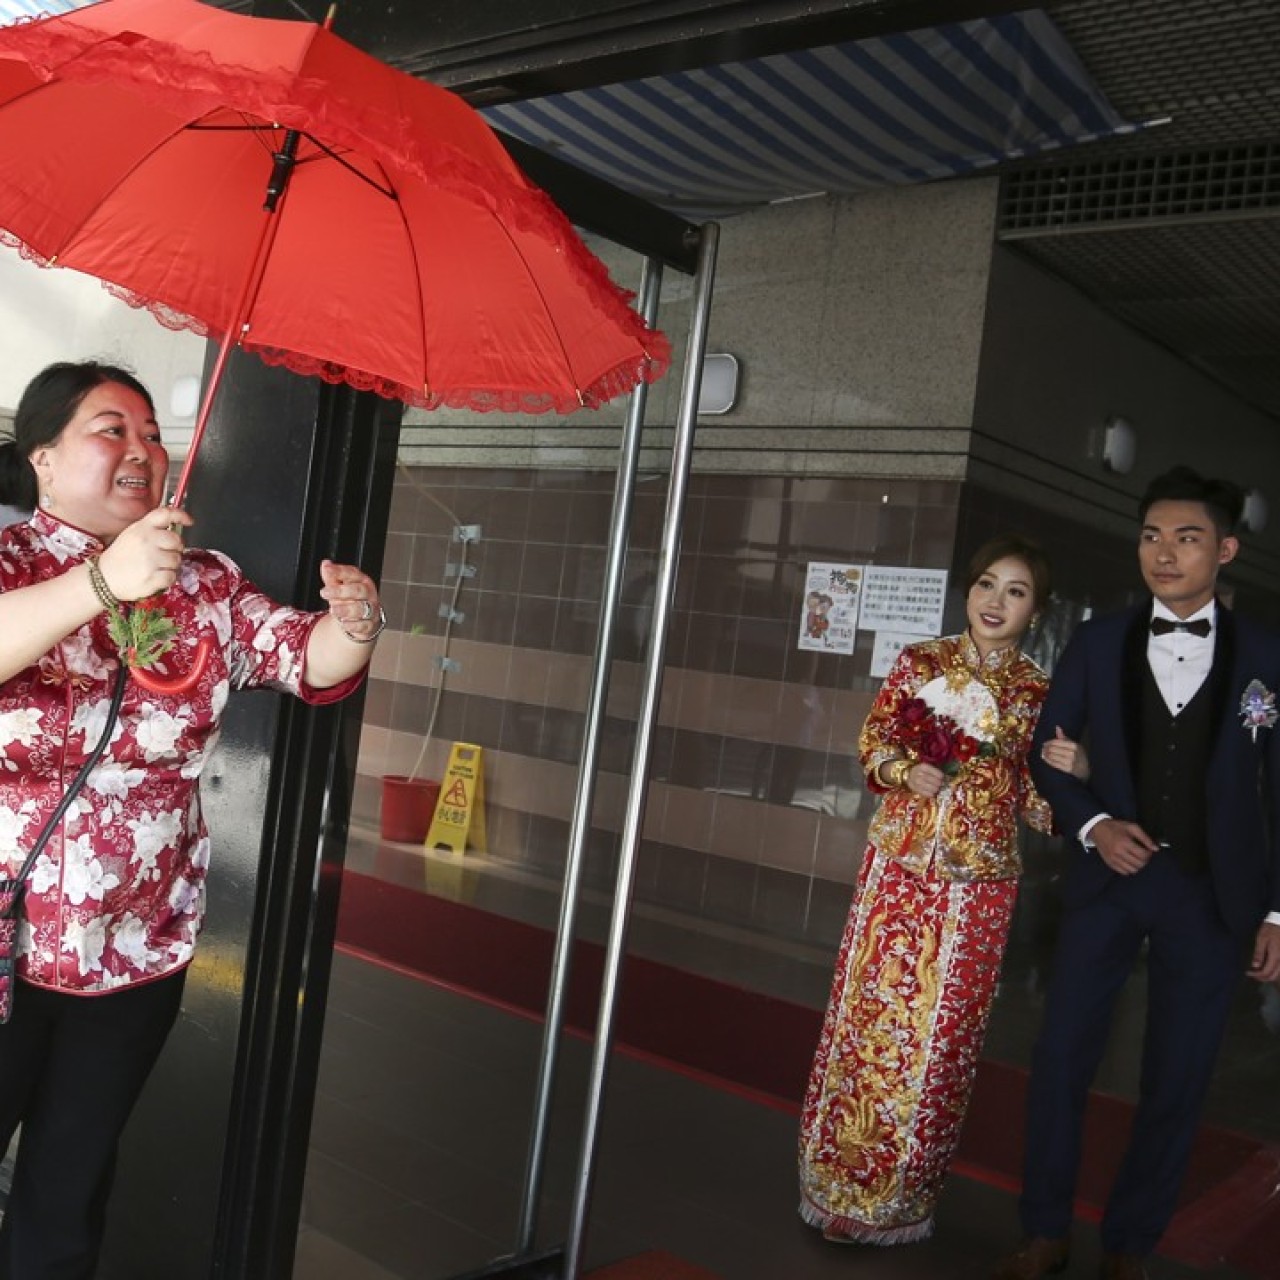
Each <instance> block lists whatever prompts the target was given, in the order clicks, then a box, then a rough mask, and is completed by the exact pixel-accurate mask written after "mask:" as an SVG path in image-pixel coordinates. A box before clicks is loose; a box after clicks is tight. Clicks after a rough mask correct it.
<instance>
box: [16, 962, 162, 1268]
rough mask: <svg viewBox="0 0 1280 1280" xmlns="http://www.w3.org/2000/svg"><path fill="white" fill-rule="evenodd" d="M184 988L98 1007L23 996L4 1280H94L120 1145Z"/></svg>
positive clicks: (47, 995)
mask: <svg viewBox="0 0 1280 1280" xmlns="http://www.w3.org/2000/svg"><path fill="white" fill-rule="evenodd" d="M185 977H186V970H185V969H182V970H180V971H179V972H177V973H175V974H173V975H172V976H169V977H165V978H159V979H156V980H155V981H152V982H147V983H143V984H141V985H139V986H133V987H123V988H120V989H118V990H116V991H112V992H110V993H108V994H105V995H95V996H73V995H64V994H60V993H58V992H54V991H49V990H46V989H44V988H41V987H34V986H29V985H28V984H26V983H22V982H20V983H19V984H18V988H17V990H16V991H15V992H14V1008H13V1016H12V1018H11V1019H10V1021H9V1022H8V1023H7V1024H5V1025H3V1026H0V1143H3V1145H4V1146H7V1145H8V1142H9V1140H10V1139H11V1138H12V1136H13V1133H14V1131H15V1129H16V1128H17V1126H18V1125H19V1124H21V1126H22V1132H21V1135H20V1137H19V1141H18V1154H17V1160H16V1164H15V1167H14V1176H13V1187H12V1189H11V1191H10V1193H9V1199H8V1203H7V1205H6V1206H5V1213H4V1223H3V1225H2V1226H0V1278H2V1280H91V1277H92V1276H93V1274H94V1271H95V1269H96V1267H97V1262H98V1252H99V1249H100V1248H101V1244H102V1235H103V1230H104V1227H105V1224H106V1207H107V1197H108V1195H109V1193H110V1190H111V1181H112V1176H113V1174H114V1172H115V1163H116V1150H117V1147H118V1145H119V1139H120V1135H121V1133H122V1132H123V1130H124V1126H125V1122H126V1121H127V1120H128V1118H129V1114H130V1112H131V1111H132V1110H133V1106H134V1103H135V1102H136V1101H137V1099H138V1095H139V1094H140V1093H141V1091H142V1086H143V1084H144V1083H145V1082H146V1079H147V1076H148V1075H149V1074H150V1072H151V1068H152V1067H153V1066H154V1065H155V1062H156V1059H157V1058H158V1057H159V1055H160V1050H161V1049H162V1048H163V1046H164V1042H165V1039H166V1038H167V1036H168V1034H169V1031H170V1030H171V1028H172V1027H173V1024H174V1022H175V1021H176V1019H177V1016H178V1011H179V1008H180V1005H181V1001H182V988H183V984H184V981H185ZM0 1149H2V1148H0Z"/></svg>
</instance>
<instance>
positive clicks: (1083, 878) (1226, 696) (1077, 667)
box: [1029, 604, 1280, 940]
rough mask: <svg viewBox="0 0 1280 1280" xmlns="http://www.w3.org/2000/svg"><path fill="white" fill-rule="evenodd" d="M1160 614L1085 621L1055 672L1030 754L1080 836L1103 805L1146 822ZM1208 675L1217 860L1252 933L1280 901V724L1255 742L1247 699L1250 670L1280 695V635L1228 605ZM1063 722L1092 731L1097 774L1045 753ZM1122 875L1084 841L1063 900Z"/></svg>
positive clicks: (1226, 908) (1041, 784)
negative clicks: (1148, 675) (1146, 743)
mask: <svg viewBox="0 0 1280 1280" xmlns="http://www.w3.org/2000/svg"><path fill="white" fill-rule="evenodd" d="M1150 616H1151V606H1150V604H1144V605H1142V606H1141V607H1138V608H1134V609H1128V610H1125V611H1124V612H1122V613H1116V614H1111V615H1108V616H1106V617H1101V618H1098V619H1095V620H1091V621H1089V622H1085V623H1082V624H1081V625H1080V626H1079V627H1078V628H1077V630H1076V632H1075V634H1074V635H1073V636H1072V638H1071V640H1070V642H1069V643H1068V645H1067V647H1066V649H1065V650H1064V651H1063V653H1062V657H1061V659H1060V660H1059V662H1058V666H1057V668H1056V669H1055V671H1054V673H1053V679H1052V682H1051V684H1050V686H1049V696H1048V697H1047V698H1046V699H1045V703H1044V708H1043V709H1042V711H1041V712H1040V721H1039V724H1038V725H1037V727H1036V733H1035V737H1034V738H1033V740H1032V748H1031V759H1030V762H1029V763H1030V766H1031V774H1032V777H1033V778H1034V779H1035V783H1036V786H1037V787H1038V788H1039V789H1040V793H1041V795H1043V796H1044V797H1045V799H1047V800H1048V801H1049V803H1050V805H1051V806H1052V807H1053V814H1054V819H1055V821H1056V823H1057V826H1058V828H1059V829H1060V830H1061V831H1062V832H1063V833H1064V834H1065V835H1067V836H1070V837H1072V838H1073V839H1074V838H1075V837H1076V836H1077V834H1078V833H1079V831H1080V828H1081V827H1083V826H1084V824H1085V823H1086V822H1087V821H1088V820H1089V819H1090V818H1092V817H1094V816H1095V815H1096V814H1099V813H1108V814H1110V815H1111V817H1113V818H1121V819H1126V820H1128V821H1130V822H1137V821H1138V805H1137V793H1136V781H1135V780H1136V776H1137V754H1136V753H1137V744H1138V738H1139V736H1140V726H1141V714H1142V710H1141V696H1142V682H1143V680H1144V678H1145V675H1144V670H1143V668H1144V666H1145V664H1146V661H1147V623H1148V621H1149V619H1150ZM1208 679H1209V681H1210V695H1211V697H1212V698H1213V717H1214V724H1215V726H1216V727H1215V730H1214V742H1213V748H1212V754H1211V756H1210V761H1209V768H1208V773H1207V776H1206V778H1205V788H1206V794H1207V797H1208V818H1209V831H1208V839H1209V863H1210V870H1211V873H1212V876H1213V886H1214V893H1215V896H1216V898H1217V902H1218V909H1219V911H1220V913H1221V915H1222V919H1223V921H1224V923H1225V924H1226V925H1227V927H1228V928H1229V929H1230V930H1231V931H1232V932H1233V933H1235V934H1237V935H1239V936H1240V937H1241V938H1242V939H1246V938H1247V939H1250V940H1251V939H1252V937H1253V935H1254V934H1255V933H1256V931H1257V929H1258V926H1259V925H1260V924H1261V923H1262V921H1263V918H1264V917H1265V916H1266V914H1267V912H1269V911H1280V865H1278V863H1280V860H1278V859H1277V856H1276V837H1277V832H1280V727H1277V728H1276V729H1260V730H1259V731H1258V734H1257V739H1256V741H1255V740H1254V739H1253V737H1252V736H1251V734H1250V732H1249V730H1248V729H1246V728H1245V727H1244V725H1243V723H1242V721H1241V717H1240V700H1241V697H1242V696H1243V694H1244V691H1245V689H1246V687H1247V686H1248V685H1249V682H1250V681H1252V680H1258V681H1261V683H1262V684H1263V685H1265V686H1266V688H1267V689H1269V690H1271V691H1272V692H1273V693H1278V694H1280V636H1278V635H1276V634H1275V633H1274V632H1272V631H1270V630H1269V629H1267V628H1265V627H1261V626H1258V625H1257V624H1256V623H1251V622H1250V621H1249V620H1248V619H1247V618H1240V617H1237V616H1235V615H1234V614H1233V613H1232V612H1231V611H1230V610H1229V609H1226V608H1223V607H1222V605H1221V604H1219V606H1218V611H1217V626H1216V628H1215V633H1214V655H1213V667H1212V669H1211V671H1210V673H1209V676H1208ZM1058 727H1061V729H1062V731H1063V732H1064V733H1065V734H1066V735H1067V736H1068V737H1070V738H1074V739H1076V740H1077V741H1080V740H1081V739H1084V740H1085V741H1086V743H1087V748H1088V753H1089V768H1090V778H1089V781H1088V782H1081V781H1079V780H1078V779H1077V778H1074V777H1072V776H1071V775H1070V774H1066V773H1063V772H1061V771H1060V770H1058V769H1054V768H1051V767H1050V766H1048V765H1046V764H1045V763H1044V761H1043V760H1042V759H1041V757H1040V747H1041V745H1042V744H1043V743H1044V741H1045V740H1046V739H1047V738H1051V737H1052V736H1053V733H1054V730H1055V728H1058ZM1117 878H1118V877H1117V875H1116V873H1115V872H1113V871H1112V870H1111V869H1110V867H1108V866H1107V864H1106V863H1105V862H1103V860H1102V858H1101V857H1100V856H1099V855H1098V853H1097V851H1096V850H1094V849H1085V848H1084V847H1083V846H1082V845H1081V844H1080V843H1079V841H1078V840H1077V841H1076V842H1075V844H1074V847H1073V851H1072V856H1071V863H1070V867H1069V870H1068V874H1067V881H1066V886H1065V899H1066V901H1067V902H1068V903H1069V904H1075V903H1080V902H1084V901H1087V900H1088V899H1089V898H1091V897H1093V896H1095V895H1096V894H1099V893H1102V892H1104V891H1105V890H1106V889H1107V887H1108V886H1109V885H1110V884H1112V883H1113V882H1114V881H1115V880H1116V879H1117Z"/></svg>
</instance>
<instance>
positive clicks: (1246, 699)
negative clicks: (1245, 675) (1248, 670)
mask: <svg viewBox="0 0 1280 1280" xmlns="http://www.w3.org/2000/svg"><path fill="white" fill-rule="evenodd" d="M1277 718H1278V716H1277V712H1276V695H1275V694H1274V693H1272V692H1271V690H1270V689H1268V688H1267V686H1266V685H1265V684H1263V683H1262V681H1261V680H1250V681H1249V684H1248V687H1247V688H1246V689H1245V691H1244V695H1243V697H1241V699H1240V719H1241V721H1242V722H1243V723H1244V727H1245V728H1246V729H1248V730H1249V737H1250V738H1252V740H1253V741H1254V742H1257V740H1258V730H1259V729H1271V728H1274V727H1275V723H1276V720H1277Z"/></svg>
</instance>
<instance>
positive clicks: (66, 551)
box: [31, 507, 106, 560]
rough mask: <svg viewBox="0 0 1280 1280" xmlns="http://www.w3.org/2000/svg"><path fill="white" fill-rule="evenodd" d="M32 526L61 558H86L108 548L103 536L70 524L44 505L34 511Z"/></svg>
mask: <svg viewBox="0 0 1280 1280" xmlns="http://www.w3.org/2000/svg"><path fill="white" fill-rule="evenodd" d="M31 527H32V528H33V529H34V530H35V531H36V533H37V534H39V536H40V541H41V542H43V543H44V544H45V546H46V547H48V548H49V550H50V551H52V552H53V553H54V555H56V556H57V557H58V558H59V559H60V560H70V559H74V558H76V557H80V558H84V557H86V556H91V555H97V554H99V553H101V552H102V551H104V550H106V543H104V542H103V541H102V539H101V538H98V537H95V536H94V535H93V534H92V533H87V532H86V531H85V530H84V529H80V528H78V527H77V526H76V525H73V524H68V523H67V522H66V521H65V520H59V519H58V517H57V516H55V515H51V514H50V513H49V512H48V511H46V510H44V508H43V507H39V508H37V509H36V510H35V512H33V513H32V516H31Z"/></svg>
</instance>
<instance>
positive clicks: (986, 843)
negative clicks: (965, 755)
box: [858, 634, 1053, 880]
mask: <svg viewBox="0 0 1280 1280" xmlns="http://www.w3.org/2000/svg"><path fill="white" fill-rule="evenodd" d="M1048 688H1049V678H1048V677H1047V676H1046V675H1045V673H1044V672H1043V671H1041V670H1040V668H1039V667H1038V666H1036V664H1035V663H1034V662H1032V661H1031V659H1030V658H1028V657H1026V656H1025V655H1024V654H1023V653H1021V652H1020V651H1019V650H1017V649H1001V650H998V651H997V652H995V653H992V654H990V655H988V657H987V659H986V660H985V661H984V660H983V659H982V657H981V656H980V655H979V653H978V650H977V647H976V646H975V645H974V643H973V641H972V640H970V639H969V637H968V635H967V634H965V635H959V636H944V637H942V638H941V639H938V640H928V641H925V642H923V643H921V644H913V645H909V646H908V647H907V648H905V649H903V651H902V652H901V653H900V654H899V655H898V660H897V662H896V663H895V664H894V667H893V670H892V671H890V672H889V675H888V676H887V677H886V678H885V682H884V684H883V685H881V687H880V692H879V693H878V694H877V695H876V699H875V702H874V703H873V704H872V707H871V712H870V714H869V715H868V716H867V720H866V723H865V724H864V725H863V727H862V735H861V738H860V739H859V743H858V751H859V755H860V757H861V760H862V767H863V769H864V770H865V771H866V778H867V786H868V787H869V788H870V790H872V791H875V792H879V793H883V797H884V798H883V799H882V800H881V802H880V807H879V808H878V809H877V810H876V813H875V816H874V817H873V818H872V819H871V824H870V828H869V831H868V838H869V839H870V841H871V843H872V844H873V845H874V846H875V847H876V848H877V849H879V850H881V851H882V852H885V853H888V854H890V855H891V856H893V857H895V858H896V859H897V860H898V861H899V862H901V863H902V864H903V865H904V866H906V867H908V868H909V869H911V870H913V871H923V870H924V869H925V868H926V867H928V866H930V864H932V866H933V870H934V872H935V873H936V874H937V875H940V876H942V877H943V878H944V879H949V880H1005V879H1010V878H1012V877H1014V876H1016V875H1017V874H1018V873H1019V871H1020V870H1021V866H1020V863H1019V859H1018V840H1017V834H1018V818H1019V817H1021V818H1022V819H1023V820H1024V821H1025V822H1027V823H1028V824H1029V825H1031V826H1033V827H1035V828H1036V829H1037V830H1039V831H1046V832H1047V831H1050V830H1052V827H1053V816H1052V814H1051V813H1050V810H1049V806H1048V804H1047V803H1046V802H1045V800H1044V799H1043V798H1042V797H1041V796H1040V795H1039V793H1038V792H1037V791H1036V789H1035V785H1034V784H1033V783H1032V781H1031V775H1030V773H1029V772H1028V770H1027V751H1028V750H1029V748H1030V746H1031V734H1032V732H1033V731H1034V729H1035V727H1036V721H1037V720H1038V719H1039V717H1040V706H1041V704H1042V703H1043V702H1044V696H1045V693H1046V692H1047V691H1048ZM921 698H923V700H924V701H925V702H926V703H928V704H929V706H930V708H931V709H932V711H933V712H937V713H939V714H943V715H946V716H948V717H949V718H950V719H951V720H953V721H954V722H955V723H956V724H957V725H958V726H959V728H960V729H962V730H963V731H964V732H965V734H966V735H968V736H969V737H970V738H972V739H976V740H977V742H978V743H979V744H981V753H980V754H975V755H973V757H972V758H970V759H968V760H967V761H966V762H965V763H964V764H961V765H959V767H958V768H957V770H956V772H955V774H954V776H953V777H952V778H951V779H950V780H949V782H948V785H947V786H945V787H944V788H943V789H942V791H941V792H940V793H939V794H938V795H937V796H936V797H934V798H928V797H925V796H918V795H915V794H914V793H913V792H911V791H908V790H906V789H905V788H897V789H894V790H890V791H886V789H885V787H884V785H883V783H881V782H880V780H879V778H878V776H877V773H876V771H877V770H878V769H879V767H880V766H881V765H882V764H884V763H885V762H886V761H887V760H892V759H896V758H898V757H900V756H904V755H905V756H908V757H911V758H918V753H916V752H913V750H912V749H911V747H909V746H905V745H904V743H906V742H909V741H910V740H911V737H912V735H911V734H910V732H909V731H904V728H903V723H902V719H903V711H904V708H907V704H912V705H911V706H910V707H909V708H908V712H909V713H910V712H913V711H915V710H917V709H918V706H919V702H918V700H919V699H921Z"/></svg>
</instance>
